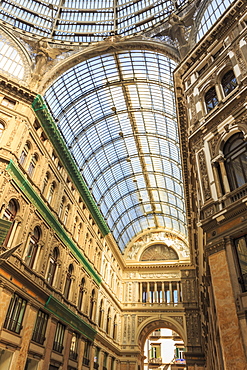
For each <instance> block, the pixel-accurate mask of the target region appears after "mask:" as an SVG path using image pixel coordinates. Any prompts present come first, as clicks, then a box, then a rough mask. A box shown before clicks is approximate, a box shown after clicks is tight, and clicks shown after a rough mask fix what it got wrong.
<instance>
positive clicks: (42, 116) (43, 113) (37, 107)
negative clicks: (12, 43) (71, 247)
mask: <svg viewBox="0 0 247 370" xmlns="http://www.w3.org/2000/svg"><path fill="white" fill-rule="evenodd" d="M32 108H33V110H34V112H35V114H36V115H37V117H38V118H39V121H40V123H41V125H42V127H43V129H44V130H45V132H46V134H47V136H48V137H49V139H50V141H51V143H52V145H53V147H54V149H55V150H56V152H57V154H58V155H59V157H60V160H61V162H62V163H63V165H64V167H65V168H66V170H67V172H68V174H69V175H70V177H71V179H72V181H73V182H74V184H75V185H76V187H77V189H78V191H79V193H80V195H81V196H82V198H83V200H84V202H85V204H86V205H87V207H88V209H89V211H90V212H91V214H92V216H93V218H94V220H95V221H96V223H97V225H98V227H99V229H100V231H101V233H102V234H103V236H105V235H107V234H109V233H110V230H109V228H108V226H107V225H106V223H105V221H104V219H103V216H102V214H101V213H100V211H99V209H98V207H97V205H96V203H95V201H94V199H93V197H92V195H91V193H90V192H89V190H88V187H87V185H86V183H85V182H84V180H83V178H82V176H81V174H80V172H79V170H78V168H77V166H76V164H75V162H74V160H73V158H72V156H71V154H70V152H69V150H68V149H67V147H66V144H65V142H64V140H63V138H62V136H61V134H60V133H59V131H58V129H57V126H56V125H55V123H54V121H53V118H52V116H51V115H50V113H49V111H48V109H47V107H46V105H45V103H44V100H43V98H42V97H41V96H40V95H38V96H36V98H35V99H34V101H33V104H32Z"/></svg>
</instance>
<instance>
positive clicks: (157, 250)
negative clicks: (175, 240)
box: [140, 243, 179, 261]
mask: <svg viewBox="0 0 247 370" xmlns="http://www.w3.org/2000/svg"><path fill="white" fill-rule="evenodd" d="M178 259H179V257H178V254H177V253H176V252H175V250H174V249H173V248H171V247H168V246H167V245H166V244H162V243H157V244H153V245H150V246H149V247H147V248H146V249H144V251H143V252H142V254H141V256H140V261H166V260H178Z"/></svg>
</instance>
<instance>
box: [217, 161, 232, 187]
mask: <svg viewBox="0 0 247 370" xmlns="http://www.w3.org/2000/svg"><path fill="white" fill-rule="evenodd" d="M218 162H219V165H220V171H221V176H222V181H223V184H224V188H225V192H226V193H229V192H230V186H229V182H228V178H227V173H226V168H225V160H224V158H223V157H220V158H219V159H218Z"/></svg>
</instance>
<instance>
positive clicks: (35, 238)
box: [25, 226, 41, 268]
mask: <svg viewBox="0 0 247 370" xmlns="http://www.w3.org/2000/svg"><path fill="white" fill-rule="evenodd" d="M40 236H41V230H40V228H39V227H38V226H35V228H34V231H33V234H32V235H31V238H30V241H29V245H28V248H27V253H26V256H25V263H26V264H27V265H28V266H29V267H30V268H33V266H34V263H35V259H36V256H37V251H38V246H39V245H38V242H39V240H40Z"/></svg>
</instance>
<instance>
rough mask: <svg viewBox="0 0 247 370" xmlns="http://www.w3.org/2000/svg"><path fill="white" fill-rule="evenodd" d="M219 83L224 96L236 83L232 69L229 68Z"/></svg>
mask: <svg viewBox="0 0 247 370" xmlns="http://www.w3.org/2000/svg"><path fill="white" fill-rule="evenodd" d="M221 85H222V88H223V91H224V95H225V96H227V95H228V94H230V92H231V91H232V90H234V89H235V88H236V87H237V85H238V83H237V79H236V77H235V75H234V72H233V70H230V71H228V72H226V73H225V74H224V76H223V77H222V80H221Z"/></svg>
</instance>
